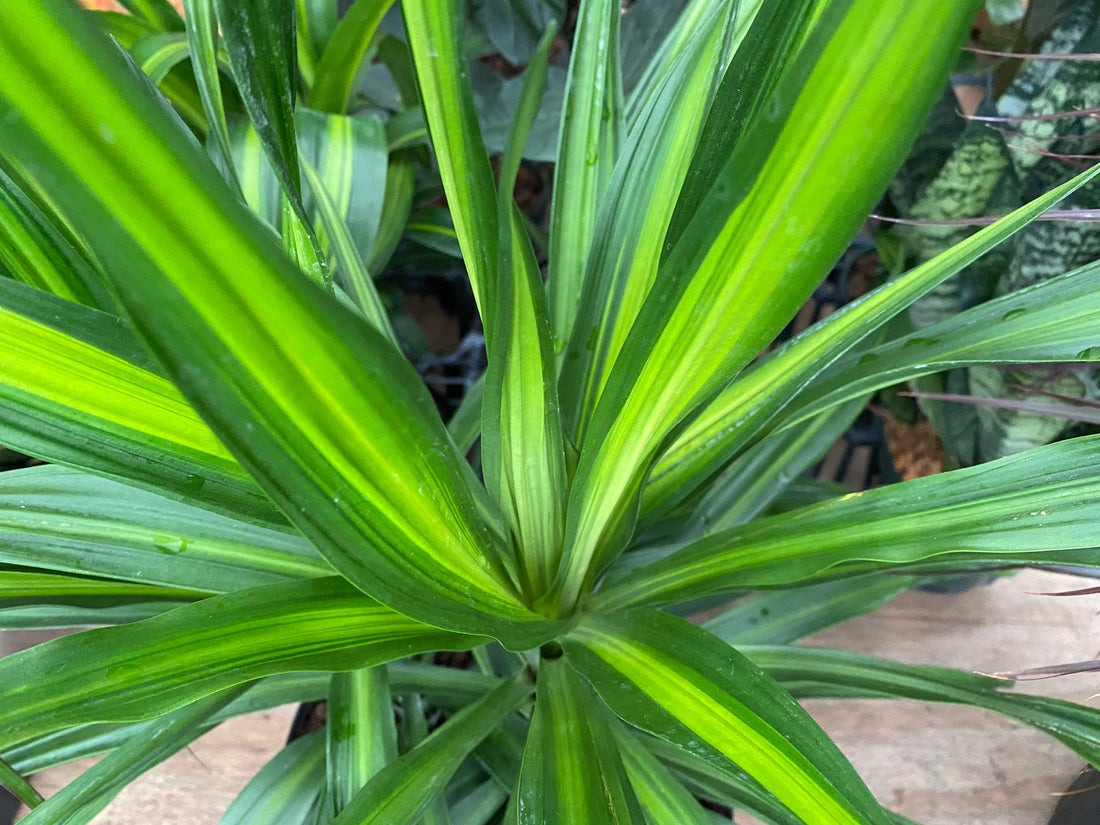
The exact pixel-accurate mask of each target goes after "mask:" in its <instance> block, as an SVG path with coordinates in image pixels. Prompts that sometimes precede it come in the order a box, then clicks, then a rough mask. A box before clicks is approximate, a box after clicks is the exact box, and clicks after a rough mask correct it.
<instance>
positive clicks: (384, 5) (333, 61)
mask: <svg viewBox="0 0 1100 825" xmlns="http://www.w3.org/2000/svg"><path fill="white" fill-rule="evenodd" d="M392 5H393V0H357V2H356V3H354V4H353V5H352V7H351V8H350V9H348V10H347V12H345V13H344V16H343V17H342V18H340V22H339V23H338V24H337V26H336V29H335V30H334V31H333V33H332V36H331V37H330V38H329V40H328V44H327V45H326V46H325V50H324V52H322V54H321V59H320V60H319V61H318V62H317V70H316V72H315V73H314V80H313V88H312V89H310V91H309V105H310V106H311V107H312V108H314V109H319V110H320V111H322V112H335V113H337V114H344V113H345V112H347V111H348V110H349V109H350V107H351V100H352V95H353V94H354V92H355V79H356V77H358V76H359V72H360V66H361V65H362V63H363V60H364V58H365V57H366V55H367V51H368V49H369V48H370V46H371V44H372V43H373V42H374V39H375V35H376V34H377V32H378V25H379V23H381V22H382V18H383V17H385V16H386V12H387V11H389V9H390V6H392Z"/></svg>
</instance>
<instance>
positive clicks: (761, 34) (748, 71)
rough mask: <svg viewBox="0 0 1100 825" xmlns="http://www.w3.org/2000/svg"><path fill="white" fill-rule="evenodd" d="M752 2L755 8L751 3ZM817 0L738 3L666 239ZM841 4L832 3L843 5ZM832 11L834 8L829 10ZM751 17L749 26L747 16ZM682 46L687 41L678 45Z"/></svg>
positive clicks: (677, 229)
mask: <svg viewBox="0 0 1100 825" xmlns="http://www.w3.org/2000/svg"><path fill="white" fill-rule="evenodd" d="M752 5H756V8H755V9H753V8H751V7H752ZM823 5H824V4H823V3H822V2H820V0H787V2H772V3H756V4H751V3H737V4H735V5H734V8H735V11H736V18H735V20H734V21H733V25H732V26H730V31H729V32H728V33H727V37H729V38H730V39H732V40H733V41H734V42H733V43H731V44H730V45H731V46H735V47H736V48H735V50H734V52H733V55H732V60H731V62H730V63H729V66H728V68H727V67H726V66H725V65H724V64H723V63H722V61H721V60H720V59H719V58H718V56H717V55H716V56H715V58H712V60H713V62H715V63H717V64H718V67H719V70H720V71H719V79H720V80H721V83H719V84H718V85H717V88H716V90H715V91H714V100H713V103H712V105H711V107H710V111H709V112H708V114H707V118H706V124H705V125H704V126H703V128H702V134H701V135H700V136H699V148H698V150H697V151H696V152H695V154H694V155H693V156H692V157H691V167H690V169H688V170H686V174H685V179H684V186H683V189H682V190H681V191H680V193H679V197H678V198H677V199H676V204H675V206H676V213H675V215H673V216H672V218H671V220H670V221H669V222H668V236H667V237H668V243H670V244H675V243H676V242H677V241H678V240H679V239H680V235H681V234H682V233H683V231H684V229H685V228H686V226H687V224H688V223H689V222H690V221H691V218H692V216H693V215H694V213H695V211H696V210H697V209H699V207H700V205H701V204H702V203H703V200H704V199H705V197H706V194H707V192H708V191H709V190H710V188H711V187H712V186H714V185H715V181H716V178H715V172H717V171H718V170H720V169H722V167H723V166H724V165H725V163H726V160H727V159H728V158H729V157H731V156H732V155H733V153H734V152H735V151H736V149H737V147H738V143H739V142H740V141H742V140H744V139H745V138H746V136H747V135H746V133H747V132H748V129H749V126H750V125H751V124H752V122H753V121H754V120H755V119H756V118H758V117H759V116H760V114H761V112H762V110H763V109H764V105H765V103H766V102H767V101H768V98H769V97H770V96H771V94H772V93H773V92H774V90H775V87H776V85H777V84H778V82H779V80H780V79H781V78H782V76H783V74H784V73H785V71H786V70H787V69H789V68H790V66H791V65H792V64H793V63H794V61H795V59H796V58H797V57H798V53H799V47H801V46H802V45H804V41H805V37H806V32H807V31H810V29H811V25H810V23H811V21H812V19H813V17H814V16H815V12H819V11H820V10H821V8H822V7H823ZM844 5H845V4H843V3H841V4H838V5H837V6H836V7H837V8H841V9H842V8H844ZM831 13H832V14H835V12H831ZM743 18H748V19H749V20H751V25H750V24H749V23H748V21H747V20H745V19H743ZM683 48H684V50H685V51H686V50H687V49H689V48H690V46H687V45H685V47H683Z"/></svg>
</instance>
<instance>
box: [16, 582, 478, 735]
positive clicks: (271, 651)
mask: <svg viewBox="0 0 1100 825" xmlns="http://www.w3.org/2000/svg"><path fill="white" fill-rule="evenodd" d="M288 626H293V627H294V633H293V635H289V634H288V633H287V632H286V628H287V627H288ZM483 642H484V639H478V638H477V637H469V636H461V635H458V634H455V633H448V632H446V631H442V630H438V629H436V628H433V627H428V626H426V625H423V624H420V623H419V622H416V621H413V620H412V619H408V618H405V617H403V616H401V615H400V614H397V613H394V611H392V610H390V609H389V608H386V607H383V606H381V605H379V604H377V603H376V602H373V601H372V600H371V599H369V598H367V597H366V596H364V595H363V594H362V593H360V592H359V591H358V590H356V589H355V588H353V587H351V586H350V585H349V584H347V582H345V581H343V580H342V579H338V578H325V579H311V580H307V581H302V582H292V583H287V584H275V585H265V586H262V587H258V588H251V589H249V590H243V591H240V592H237V593H231V594H229V595H226V596H218V597H215V598H211V599H206V600H203V601H201V602H197V603H195V604H191V605H187V606H185V607H181V608H178V609H177V610H173V611H169V612H168V613H165V614H163V615H160V616H156V617H154V618H152V619H147V620H145V621H143V622H138V623H136V624H132V625H125V626H122V627H110V628H103V629H99V630H88V631H85V632H83V633H79V634H77V635H75V636H67V637H64V638H61V639H57V640H55V641H52V642H49V643H47V644H44V645H39V646H38V647H35V648H31V649H30V650H25V651H22V652H21V653H18V654H15V655H12V656H9V657H7V658H5V659H4V660H3V661H2V662H0V690H2V691H3V694H4V696H5V697H6V701H5V703H4V706H3V708H0V747H3V748H8V747H11V746H12V745H14V744H16V743H19V742H23V741H26V740H28V739H31V738H33V737H35V736H39V735H42V734H44V733H49V732H51V731H55V730H61V729H62V728H65V727H67V726H71V725H78V724H83V723H86V722H105V721H128V720H135V719H143V718H149V717H151V716H156V715H159V714H162V713H165V712H167V711H170V710H173V709H174V708H177V707H181V706H182V705H185V704H187V703H188V702H192V701H195V700H196V699H199V698H201V697H203V696H206V695H209V694H211V693H214V692H216V691H218V690H222V689H224V688H226V687H231V686H233V685H237V684H241V683H243V682H247V681H250V680H252V679H256V678H259V677H261V676H267V675H270V674H275V673H286V672H289V671H295V670H318V669H321V670H351V669H354V668H359V667H364V666H367V665H370V664H379V663H382V662H386V661H390V660H392V659H399V658H401V657H403V656H408V655H411V654H413V653H417V652H421V651H425V650H441V649H446V648H448V647H452V646H453V647H454V648H456V649H459V648H469V647H473V646H475V645H477V644H481V643H483ZM181 650H187V652H188V656H186V657H183V656H180V655H179V653H180V651H181Z"/></svg>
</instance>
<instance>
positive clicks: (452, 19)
mask: <svg viewBox="0 0 1100 825" xmlns="http://www.w3.org/2000/svg"><path fill="white" fill-rule="evenodd" d="M401 10H402V12H403V14H404V18H405V31H406V34H407V36H408V42H409V49H410V50H411V51H412V57H413V63H414V65H415V67H416V76H417V80H418V81H419V83H420V94H421V98H422V103H423V106H424V116H425V120H427V122H428V130H429V132H430V133H431V136H432V145H433V146H435V147H436V153H435V157H436V161H437V163H438V164H439V175H440V177H441V178H442V179H443V187H444V189H445V191H446V193H447V203H448V205H449V206H450V209H451V217H452V218H453V219H454V226H455V231H456V233H457V235H458V242H459V245H460V246H461V247H462V256H463V260H464V262H465V264H466V269H467V271H468V272H469V275H470V285H471V287H473V291H474V297H475V298H476V299H477V305H478V309H479V310H480V311H481V317H482V319H483V321H484V322H485V323H486V330H485V332H486V337H487V338H488V339H490V340H491V339H492V334H493V330H492V329H491V327H490V325H491V324H492V322H493V319H495V318H496V301H497V298H496V282H497V277H496V269H497V261H498V244H499V241H498V238H499V235H498V232H497V220H498V218H497V209H496V196H495V192H494V189H493V174H492V170H491V169H490V167H489V157H488V155H486V154H485V148H484V145H483V144H482V140H481V129H480V127H479V126H478V121H477V113H476V112H475V111H474V101H473V92H472V91H471V89H470V82H469V79H468V77H467V68H466V55H465V53H464V52H463V48H462V43H463V39H462V28H463V27H462V17H461V12H462V6H461V3H458V2H455V0H402V3H401Z"/></svg>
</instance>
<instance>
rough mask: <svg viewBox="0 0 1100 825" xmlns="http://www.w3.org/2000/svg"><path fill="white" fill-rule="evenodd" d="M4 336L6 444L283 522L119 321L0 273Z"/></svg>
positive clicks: (0, 433)
mask: <svg viewBox="0 0 1100 825" xmlns="http://www.w3.org/2000/svg"><path fill="white" fill-rule="evenodd" d="M0 342H2V344H3V350H4V353H5V355H6V359H5V362H4V365H3V369H2V371H0V441H2V442H3V443H4V444H6V445H8V446H10V447H11V448H13V449H17V450H20V451H22V452H25V453H27V454H29V455H33V456H36V457H38V458H42V459H45V460H47V461H52V462H56V463H59V464H66V465H70V466H76V467H82V468H87V469H89V470H91V471H93V472H95V473H97V474H100V475H106V476H108V477H112V478H117V479H122V480H126V481H129V482H131V483H134V484H139V485H141V486H143V487H146V488H148V489H153V490H155V491H157V492H159V493H162V494H163V495H167V496H171V497H173V498H176V499H180V498H184V499H187V500H192V501H195V503H197V504H201V505H202V506H206V507H210V508H211V509H214V510H217V511H219V512H222V513H228V514H232V515H237V516H241V517H245V518H248V519H249V520H254V521H257V522H259V523H262V524H266V525H269V526H278V525H285V519H284V518H283V517H282V515H281V514H280V513H279V512H278V510H277V509H276V508H275V506H274V505H273V504H272V503H271V501H270V500H269V499H268V498H267V497H266V496H265V495H264V493H263V492H262V491H261V490H260V488H259V487H258V486H257V485H256V483H255V482H254V481H253V480H252V479H251V478H250V477H249V476H248V474H247V473H246V472H245V471H244V469H242V468H241V466H240V465H239V464H237V462H236V460H235V459H234V458H233V456H232V455H231V454H230V453H229V452H228V451H227V450H226V449H225V447H224V446H223V445H222V443H221V441H220V440H219V439H218V438H217V436H215V435H214V434H213V433H212V432H211V431H210V429H209V428H208V427H207V426H206V424H204V423H203V421H202V420H201V419H200V418H199V417H198V415H197V414H196V413H195V411H194V410H193V409H192V408H191V406H190V405H189V404H188V403H187V401H186V400H185V399H184V398H183V397H182V396H181V395H180V393H179V390H177V389H176V388H175V387H174V386H173V385H172V384H171V382H169V381H167V380H166V379H164V378H163V377H161V375H160V374H159V368H156V367H154V366H153V365H152V364H150V363H149V362H148V355H147V354H146V353H145V351H144V350H143V349H142V348H141V346H140V344H139V342H138V341H137V340H136V339H135V338H134V336H133V335H132V334H131V333H130V332H129V330H128V329H127V328H126V326H125V324H123V322H121V321H120V320H119V319H118V318H116V317H114V316H111V315H107V314H105V313H101V312H97V311H95V310H92V309H89V308H87V307H82V306H79V305H77V304H73V303H70V302H68V301H64V300H62V299H60V298H57V297H54V296H51V295H47V294H46V293H44V292H41V291H39V290H36V289H31V288H28V287H26V286H24V285H22V284H17V283H15V282H13V281H10V280H7V279H3V278H0Z"/></svg>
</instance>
